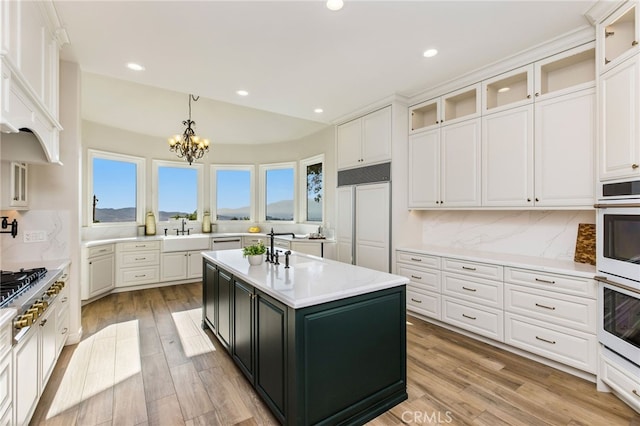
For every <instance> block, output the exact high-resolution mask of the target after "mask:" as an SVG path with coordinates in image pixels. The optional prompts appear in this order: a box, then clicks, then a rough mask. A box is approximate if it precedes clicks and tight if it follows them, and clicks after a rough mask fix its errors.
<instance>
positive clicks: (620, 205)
mask: <svg viewBox="0 0 640 426" xmlns="http://www.w3.org/2000/svg"><path fill="white" fill-rule="evenodd" d="M593 207H594V208H596V209H609V208H611V209H615V208H618V207H630V208H633V207H636V208H637V207H640V203H624V204H594V205H593Z"/></svg>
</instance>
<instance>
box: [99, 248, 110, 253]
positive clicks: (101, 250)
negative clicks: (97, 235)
mask: <svg viewBox="0 0 640 426" xmlns="http://www.w3.org/2000/svg"><path fill="white" fill-rule="evenodd" d="M105 251H108V249H100V250H98V253H104V252H105Z"/></svg>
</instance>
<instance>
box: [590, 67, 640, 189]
mask: <svg viewBox="0 0 640 426" xmlns="http://www.w3.org/2000/svg"><path fill="white" fill-rule="evenodd" d="M639 78H640V56H638V55H635V56H633V57H632V58H630V59H627V60H626V61H624V62H622V63H620V64H618V65H616V66H615V67H613V68H611V69H609V70H608V71H607V72H606V73H604V74H602V75H601V77H600V98H599V99H600V111H599V115H600V150H599V152H600V155H599V178H600V181H608V180H614V179H620V178H630V177H638V176H640V139H639V138H638V137H639V136H640V132H639V129H638V126H639V125H640V122H639V120H638V114H639V113H640V93H639V92H638V91H639V90H640V84H639Z"/></svg>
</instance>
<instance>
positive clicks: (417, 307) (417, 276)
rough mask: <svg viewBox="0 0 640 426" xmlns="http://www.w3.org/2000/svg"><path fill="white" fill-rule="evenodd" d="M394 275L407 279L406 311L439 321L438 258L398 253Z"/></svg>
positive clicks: (439, 276)
mask: <svg viewBox="0 0 640 426" xmlns="http://www.w3.org/2000/svg"><path fill="white" fill-rule="evenodd" d="M396 274H398V275H402V276H404V277H406V278H408V279H409V284H407V310H408V311H411V312H416V313H418V314H420V315H424V316H427V317H430V318H434V319H437V320H439V319H441V315H442V314H441V304H442V301H441V296H440V288H441V273H440V258H439V257H437V256H428V255H422V254H415V253H408V252H401V251H398V252H397V256H396Z"/></svg>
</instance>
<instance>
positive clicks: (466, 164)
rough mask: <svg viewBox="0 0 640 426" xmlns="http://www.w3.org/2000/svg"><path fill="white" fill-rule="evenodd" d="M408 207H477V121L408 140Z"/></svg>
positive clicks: (478, 133)
mask: <svg viewBox="0 0 640 426" xmlns="http://www.w3.org/2000/svg"><path fill="white" fill-rule="evenodd" d="M408 190H409V197H408V200H409V201H408V202H409V208H430V207H444V208H450V207H468V206H479V205H480V202H481V200H480V119H471V120H465V121H462V122H459V123H456V124H451V125H447V126H443V127H442V128H440V129H433V130H429V131H427V132H422V133H417V134H414V135H411V136H410V137H409V186H408Z"/></svg>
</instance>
